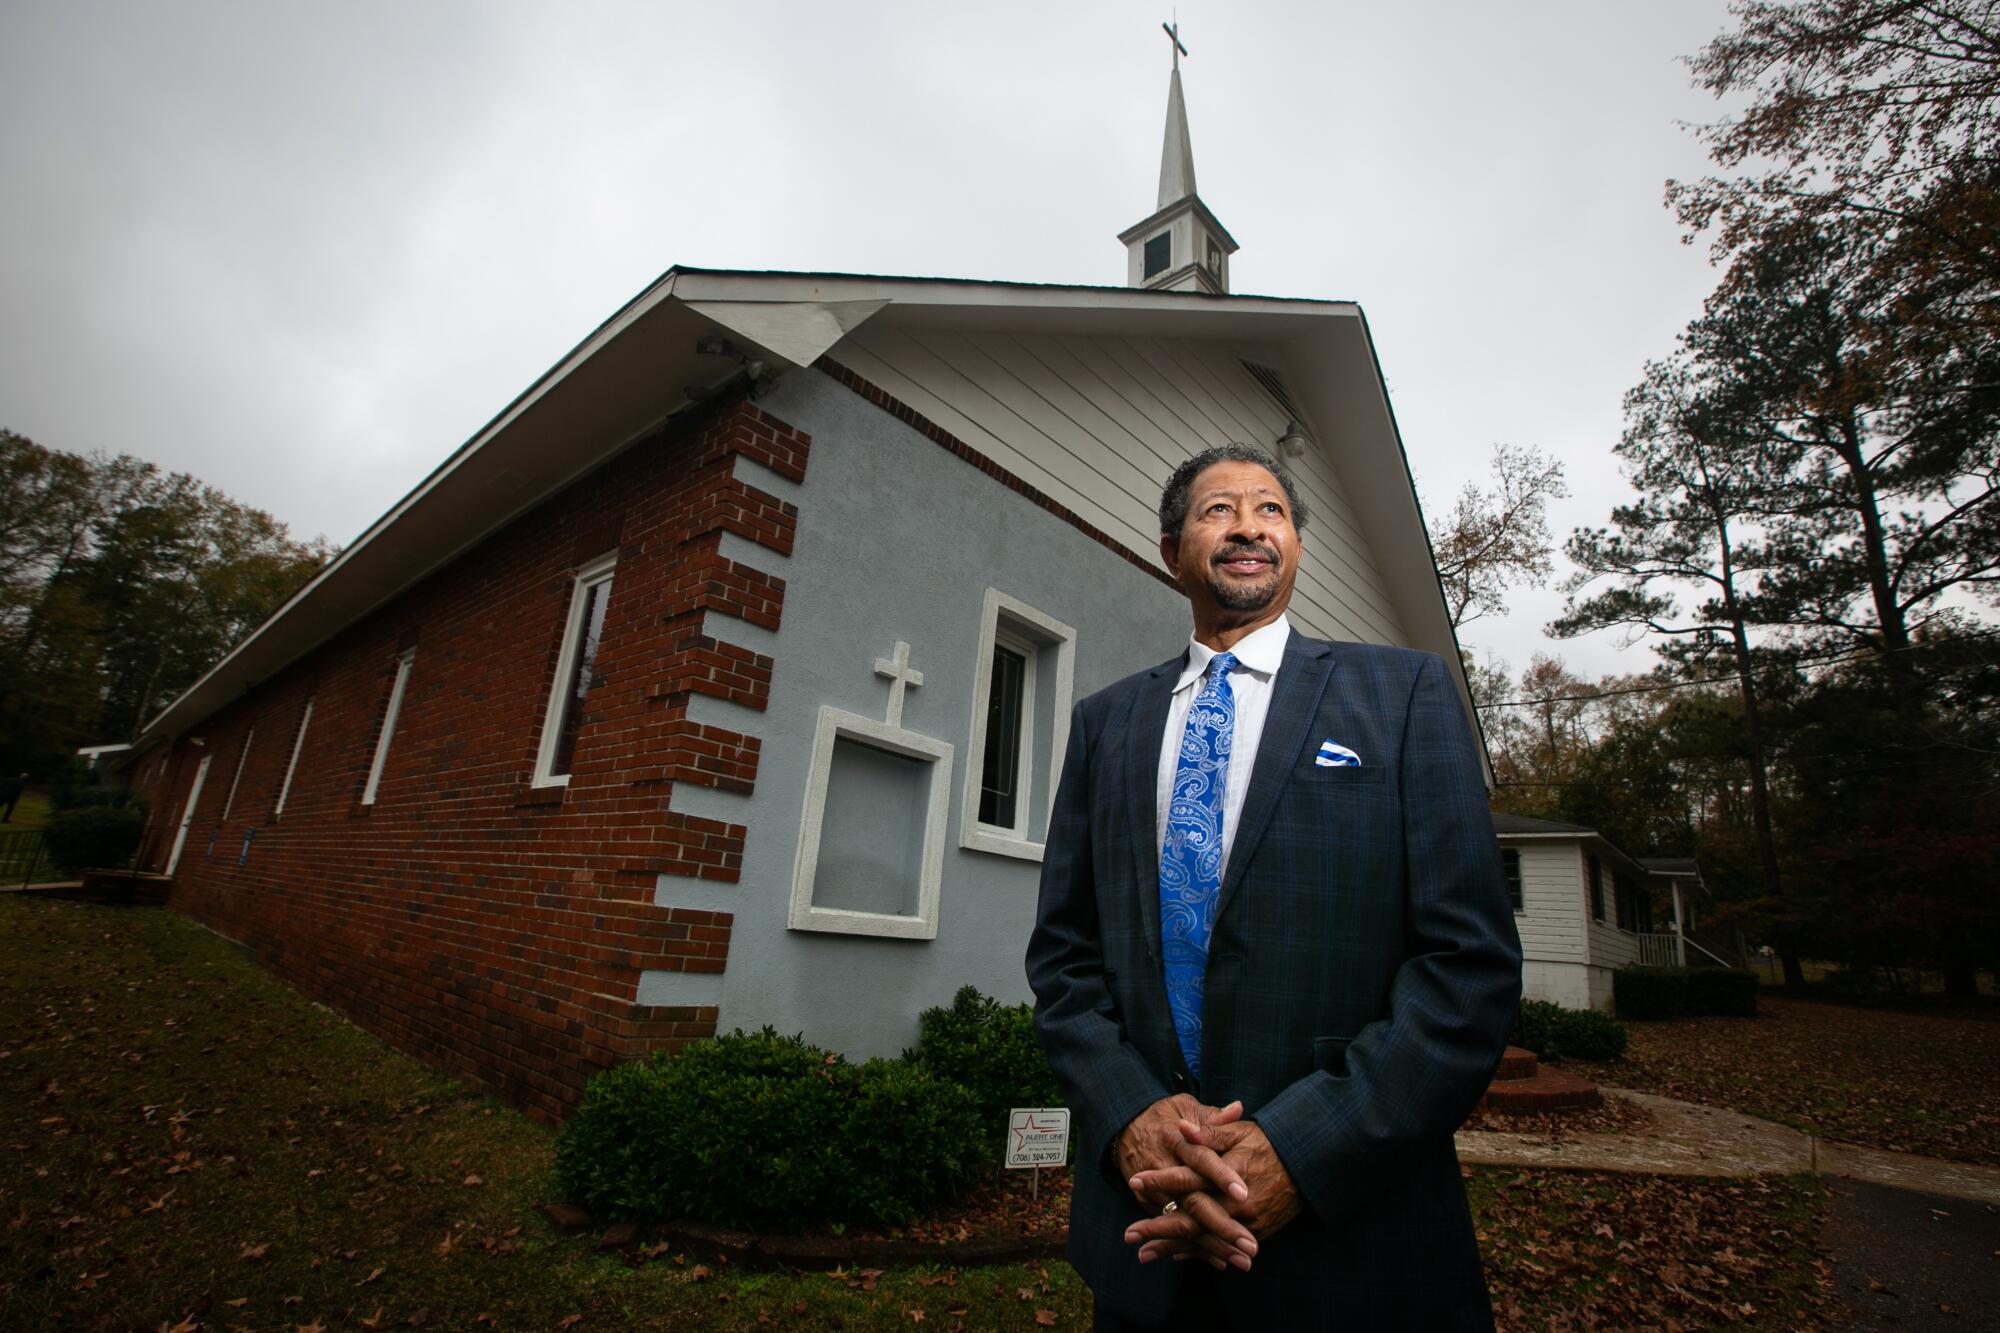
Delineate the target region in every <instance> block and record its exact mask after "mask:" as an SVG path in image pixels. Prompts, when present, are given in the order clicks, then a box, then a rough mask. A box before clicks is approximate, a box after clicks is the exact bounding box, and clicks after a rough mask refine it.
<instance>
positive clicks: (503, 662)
mask: <svg viewBox="0 0 2000 1333" xmlns="http://www.w3.org/2000/svg"><path fill="white" fill-rule="evenodd" d="M809 445H810V441H809V440H808V439H807V437H806V436H804V435H803V434H801V433H799V432H797V431H794V430H792V429H791V428H790V427H788V426H786V425H785V424H784V423H783V422H780V421H777V420H775V419H774V418H772V417H771V416H770V415H768V414H767V413H764V412H762V411H760V410H759V409H758V408H757V407H755V406H754V405H752V404H750V403H748V402H747V401H743V402H729V403H725V404H722V405H721V406H719V407H716V408H713V409H711V410H710V411H708V412H707V413H706V414H705V415H704V416H703V417H702V418H701V419H699V420H696V421H692V422H687V423H677V424H676V425H675V426H673V427H672V428H670V429H669V430H668V431H667V432H666V433H665V434H663V435H661V436H659V437H656V438H653V439H650V440H647V441H645V442H643V443H641V444H639V445H637V446H635V447H633V448H632V449H631V450H629V451H628V452H626V453H624V454H623V455H621V456H619V457H618V458H617V459H616V460H614V461H613V462H612V463H610V464H608V465H607V466H606V467H604V468H602V469H600V470H599V471H597V472H595V473H593V474H592V475H591V476H589V477H587V478H585V479H584V480H582V481H580V482H578V483H577V484H575V485H574V486H572V487H571V488H570V489H568V490H567V491H565V492H563V493H562V494H560V495H558V496H556V497H554V498H552V499H551V500H549V501H548V502H547V503H545V504H543V505H541V506H540V507H538V508H537V509H535V510H534V511H533V512H531V513H529V514H527V515H525V516H524V517H522V518H520V519H518V520H516V521H515V522H513V523H512V524H510V525H509V526H508V527H506V528H505V529H503V530H502V531H501V532H499V533H497V534H495V535H494V536H492V537H490V538H488V539H487V540H486V541H484V542H482V543H481V544H480V546H479V547H478V548H477V549H475V550H474V551H472V552H470V553H468V554H467V555H465V556H462V557H460V558H459V559H458V560H456V561H454V562H453V563H452V564H451V565H450V566H448V567H447V568H445V569H444V570H442V571H440V572H438V573H437V574H435V575H433V576H431V577H430V578H428V579H426V580H425V581H424V582H423V583H422V584H420V585H419V586H418V587H416V588H414V589H412V590H410V591H409V592H406V593H404V594H403V595H401V596H400V597H398V598H397V599H396V600H395V601H394V602H393V603H391V604H390V605H389V606H387V607H385V608H383V609H382V610H380V611H378V612H376V613H374V614H372V615H371V616H369V617H368V618H367V619H366V620H365V621H363V622H362V623H360V624H358V625H356V626H354V627H352V628H351V629H349V630H348V631H346V632H345V633H343V634H342V635H340V636H339V637H338V638H336V639H334V640H333V641H331V642H330V643H328V644H326V645H324V646H323V647H321V648H320V649H318V650H317V651H315V652H314V653H312V654H311V655H309V656H308V657H307V658H306V659H305V660H303V661H301V662H299V663H297V664H295V665H294V666H292V667H290V668H288V669H287V670H286V671H285V672H283V673H282V674H280V675H279V676H278V677H276V678H274V679H272V680H270V681H267V682H264V683H262V684H260V685H259V686H258V687H257V688H256V689H254V690H253V691H252V692H251V693H250V694H249V695H248V696H246V697H245V698H243V699H241V700H239V701H238V702H236V703H235V704H233V705H231V706H230V707H228V708H226V709H224V710H222V711H221V712H219V713H217V714H215V715H214V716H212V717H210V718H209V719H208V720H207V721H205V722H204V723H203V724H202V725H201V726H199V727H197V728H195V729H194V730H193V731H192V732H190V733H189V734H188V735H187V736H184V737H182V738H180V739H179V740H178V741H177V742H176V743H175V744H174V747H173V750H172V752H171V753H170V754H169V755H167V756H165V758H164V761H163V762H155V763H154V765H153V775H152V776H151V778H150V779H148V777H147V776H146V774H145V772H144V771H142V774H141V783H142V789H143V791H144V794H145V795H146V796H147V797H148V799H149V800H150V801H151V803H152V809H153V811H154V816H153V818H154V826H153V827H152V828H151V829H149V832H148V836H147V840H146V843H145V847H144V849H143V852H142V859H143V861H144V863H145V864H147V865H149V866H151V867H155V868H158V867H160V866H163V865H164V863H165V861H166V858H167V853H168V851H169V849H170V847H171V845H172V838H173V827H172V825H173V822H174V817H175V816H176V815H177V814H178V813H179V808H180V803H181V801H182V800H184V799H185V796H186V793H187V790H188V787H189V784H190V783H191V782H192V780H193V777H194V772H195V766H196V763H197V762H198V759H199V756H200V755H201V754H202V753H204V752H205V753H207V754H210V755H212V756H214V761H213V763H211V765H210V767H209V773H208V778H207V782H206V785H205V786H204V788H203V791H202V793H201V797H200V801H199V804H198V809H197V811H196V818H195V822H194V824H193V826H192V828H191V829H190V831H189V835H188V841H187V846H186V850H185V851H184V852H183V854H182V857H181V862H180V866H179V870H178V874H177V876H176V883H175V887H174V895H173V903H174V906H175V907H176V908H178V909H180V910H183V911H186V912H188V913H190V914H191V915H193V916H194V917H196V918H197V919H199V920H201V921H204V922H206V923H208V924H209V925H211V926H212V927H214V928H215V929H216V930H218V931H220V932H221V933H223V934H225V935H228V936H229V937H231V938H233V939H236V940H238V941H241V942H243V943H245V944H247V945H250V946H251V947H253V948H254V949H255V950H256V954H257V958H258V960H259V961H260V962H261V963H263V964H264V965H265V966H267V967H269V968H271V969H273V970H274V971H276V972H277V973H279V974H280V975H282V976H284V977H285V978H287V979H288V980H290V981H291V982H292V983H293V984H295V985H297V986H298V987H299V988H300V989H301V990H303V991H304V992H306V993H307V994H309V995H311V996H313V997H314V998H316V999H319V1000H321V1001H323V1002H325V1003H326V1004H328V1005H329V1006H331V1007H333V1008H335V1009H337V1010H338V1011H340V1012H341V1013H343V1014H346V1015H347V1016H348V1017H350V1018H352V1019H354V1020H355V1021H356V1022H357V1023H359V1024H361V1026H363V1027H365V1028H367V1029H368V1030H370V1031H372V1032H375V1033H377V1034H379V1035H380V1036H382V1037H384V1038H386V1039H387V1040H388V1041H390V1042H391V1043H392V1044H394V1045H396V1046H398V1047H400V1048H401V1049H403V1050H405V1051H408V1052H410V1053H411V1054H413V1055H416V1056H418V1057H419V1058H421V1059H423V1060H425V1061H427V1062H429V1063H431V1064H433V1065H435V1066H437V1067H439V1068H443V1069H447V1070H450V1071H452V1072H454V1073H457V1074H460V1075H462V1076H464V1077H466V1078H468V1079H470V1080H471V1081H472V1082H474V1083H475V1084H477V1085H479V1086H482V1087H485V1088H487V1089H489V1090H491V1091H493V1092H495V1093H498V1094H499V1095H501V1096H503V1097H506V1098H507V1099H508V1100H510V1101H513V1102H515V1103H516V1104H518V1105H521V1106H523V1107H525V1108H527V1109H528V1110H529V1111H531V1112H533V1113H535V1114H537V1115H539V1116H542V1117H543V1118H546V1119H556V1118H560V1117H561V1115H562V1114H563V1113H564V1110H565V1108H566V1107H567V1106H569V1105H570V1104H572V1103H573V1102H574V1101H575V1099H576V1097H577V1095H578V1094H579V1092H580V1091H581V1089H582V1087H583V1083H584V1081H585V1080H586V1079H587V1078H588V1077H589V1075H590V1074H592V1073H594V1072H596V1071H597V1070H598V1069H600V1068H603V1067H604V1066H606V1065H609V1064H612V1063H615V1062H618V1061H621V1060H625V1059H630V1058H633V1057H635V1056H637V1055H640V1054H642V1053H643V1052H645V1051H648V1050H651V1049H655V1048H661V1047H671V1046H674V1045H677V1044H679V1043H681V1042H684V1041H686V1040H688V1039H691V1038H694V1037H699V1036H706V1035H710V1034H712V1033H713V1031H714V1028H715V1017H716V1016H715V1010H714V1009H713V1008H662V1007H648V1006H642V1005H639V1004H636V1003H634V997H635V995H636V992H637V984H638V978H639V974H640V972H641V971H644V970H648V969H666V970H677V971H689V972H696V971H699V972H720V971H722V969H723V967H724V965H725V963H726V961H727V959H728V955H729V935H730V926H731V920H732V918H731V916H730V914H728V913H726V912H708V911H694V910H684V909H677V908H674V907H672V906H666V907H661V906H656V905H655V904H654V896H655V895H654V886H655V876H656V875H659V874H667V875H679V876H690V877H698V878H701V879H705V880H722V881H730V882H733V881H734V880H735V879H736V877H737V874H738V870H739V867H740V865H741V861H742V853H743V835H744V830H743V828H742V827H741V826H737V825H729V824H723V823H718V822H715V821H712V820H702V819H694V818H689V817H687V816H684V815H679V814H675V813H673V812H672V811H670V810H669V809H668V808H667V807H668V798H669V796H670V794H671V792H672V790H673V785H674V784H675V783H677V782H691V783H696V784H699V785H702V786H709V787H716V788H720V789H723V790H729V791H748V790H749V789H750V786H751V784H752V783H754V782H755V781H756V777H757V760H758V750H759V742H758V740H757V738H756V737H755V736H749V735H740V734H737V733H735V732H731V731H725V730H722V729H721V728H718V727H714V726H707V725H703V724H700V723H696V722H694V721H691V720H690V719H689V717H688V714H687V703H688V698H689V696H690V695H691V694H696V693H700V694H706V695H710V696H712V697H714V698H717V699H725V700H728V701H730V702H732V703H737V704H743V705H747V706H749V707H751V708H759V709H761V708H762V707H764V705H765V702H766V700H767V699H768V697H769V692H770V684H771V671H772V662H771V660H770V659H769V658H767V657H763V656H760V655H758V654H756V653H753V652H750V651H748V650H746V649H743V648H740V647H736V646H734V645H731V644H729V643H726V642H718V641H717V640H716V639H714V638H711V637H708V636H706V635H704V634H703V633H702V613H703V612H704V611H717V612H722V613H726V614H728V615H732V616H736V617H739V618H741V619H743V620H745V621H747V622H749V623H751V624H755V625H760V626H764V627H766V628H775V627H776V626H777V624H778V618H779V616H780V614H781V613H782V611H783V607H784V596H785V586H784V581H783V580H782V579H776V578H772V577H770V576H768V575H765V574H761V573H759V572H757V571H755V570H751V569H747V568H745V567H743V566H740V565H738V564H736V563H735V562H733V561H731V560H729V559H727V558H726V557H724V556H723V555H722V554H721V551H720V546H721V535H722V533H724V532H734V533H736V534H737V535H738V536H740V537H743V538H745V539H747V540H749V541H752V542H755V543H757V544H759V545H761V546H764V547H766V548H768V549H770V550H772V551H775V552H778V553H781V554H789V553H790V551H791V546H792V538H793V532H794V529H795V527H796V520H797V512H796V510H795V509H793V507H792V506H791V505H789V504H786V503H784V502H782V501H780V500H778V499H776V498H774V497H772V496H770V495H768V494H765V493H764V492H762V491H760V490H757V489H756V488H754V487H751V486H747V485H745V484H743V483H742V482H740V481H737V480H736V479H735V478H733V477H732V476H731V475H730V472H731V460H732V459H733V458H734V457H735V456H737V455H742V456H744V457H747V458H750V459H754V460H755V461H757V462H759V463H761V464H763V465H764V466H766V467H769V468H771V469H772V470H773V471H776V472H778V473H779V474H781V475H783V476H786V477H789V478H792V479H794V480H799V479H803V477H804V475H805V465H806V455H807V452H808V448H809ZM613 548H615V549H616V550H617V552H618V563H617V569H616V573H615V575H614V577H613V582H612V591H611V596H610V600H609V603H608V606H607V608H606V613H605V621H604V632H603V637H602V640H601V642H600V645H599V650H598V659H597V674H598V675H599V676H600V677H601V678H602V680H603V683H602V684H601V685H600V686H598V687H597V688H596V689H595V690H593V692H592V693H591V695H590V698H589V703H588V707H587V710H586V712H585V715H584V721H583V727H582V730H581V732H580V734H579V736H578V740H577V746H576V755H575V761H574V764H573V766H572V771H571V778H570V782H569V785H568V787H567V788H539V789H538V788H533V787H531V786H530V785H529V781H530V778H531V776H532V773H533V769H534V763H535V756H536V752H537V748H538V745H539V742H540V735H541V727H542V721H543V714H544V712H545V710H546V707H547V700H548V695H549V689H550V686H551V681H552V677H553V674H554V671H555V666H556V658H557V655H558V653H559V651H560V648H561V642H562V635H563V629H564V626H565V623H566V620H567V617H568V611H569V602H570V597H571V590H572V579H573V575H574V572H575V570H576V568H577V567H578V565H580V564H581V563H583V562H586V561H588V560H591V559H593V558H595V557H596V556H599V555H602V554H604V553H605V552H607V551H610V550H612V549H613ZM412 646H413V647H414V648H415V650H416V658H415V664H414V666H413V668H412V670H411V673H410V677H409V681H408V684H407V686H406V688H405V693H404V697H403V704H402V711H401V716H400V717H399V719H398V721H397V725H396V731H395V735H394V738H393V741H392V744H391V749H390V752H389V756H388V762H387V766H386V767H385V769H384V772H383V775H382V779H381V783H380V787H379V790H378V793H377V798H376V801H375V804H374V805H373V806H372V807H364V806H362V805H360V804H359V801H360V796H361V791H362V786H363V784H364V782H365V781H366V778H367V773H368V766H369V762H370V760H371V759H372V757H373V754H374V749H375V743H376V737H377V734H378V731H379V728H380V725H381V720H382V716H383V714H384V712H385V710H386V708H387V705H388V698H389V690H390V685H391V683H392V681H393V680H394V676H395V659H396V655H397V654H398V653H399V652H401V651H403V650H405V649H406V648H410V647H412ZM308 698H311V699H312V700H313V714H312V720H311V724H310V727H309V728H308V730H307V734H306V737H305V743H304V748H303V749H302V751H301V752H300V755H299V762H298V768H297V771H296V773H295V774H294V776H293V778H292V786H291V790H290V793H289V795H288V796H287V798H286V803H285V808H284V812H283V814H282V816H277V815H275V814H274V810H275V806H276V804H277V798H278V789H279V784H280V782H281V781H282V779H283V777H284V773H285V766H286V764H287V763H288V761H289V760H290V758H291V752H292V745H293V741H294V738H295V737H296V736H297V734H298V723H299V717H300V714H301V711H302V710H303V708H304V706H305V702H306V700H307V699H308ZM252 727H255V729H256V737H255V741H254V744H253V745H252V746H251V749H250V751H249V758H248V761H247V764H246V765H245V767H244V769H243V776H242V781H241V783H240V785H239V786H238V789H237V794H236V803H235V808H234V809H233V810H232V811H231V812H230V815H229V817H228V818H227V819H223V818H222V810H223V804H224V802H225V801H226V800H227V798H228V793H229V787H230V783H231V781H232V779H233V778H234V776H235V769H236V764H237V759H238V756H239V755H240V754H241V753H242V751H243V743H244V739H245V736H246V734H247V733H248V732H249V730H250V729H251V728H252ZM195 737H199V738H201V739H202V740H203V741H205V743H206V744H205V747H202V748H197V747H196V746H194V745H193V743H192V740H193V738H195ZM246 831H253V837H252V841H251V843H250V846H249V850H248V854H247V856H246V857H243V860H242V864H240V865H239V864H238V861H239V856H240V855H241V854H242V852H243V843H244V835H245V833H246ZM211 844H212V846H213V852H212V854H211V853H210V847H211ZM667 896H668V898H669V899H671V896H672V895H671V894H668V895H667Z"/></svg>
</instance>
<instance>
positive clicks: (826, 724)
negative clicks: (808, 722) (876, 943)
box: [788, 705, 952, 940]
mask: <svg viewBox="0 0 2000 1333" xmlns="http://www.w3.org/2000/svg"><path fill="white" fill-rule="evenodd" d="M842 736H845V737H847V738H849V739H850V740H855V741H859V742H861V743H862V744H863V745H871V746H873V747H874V748H876V749H878V750H886V751H888V752H889V753H890V754H897V755H903V756H905V757H907V758H910V759H918V760H922V761H924V762H926V763H928V764H929V765H930V769H931V773H930V792H929V800H928V802H927V803H926V806H925V811H924V845H923V850H922V851H921V852H920V853H919V855H918V861H917V867H918V869H917V911H916V914H915V915H914V916H903V915H900V914H897V913H891V912H858V911H853V910H850V909H847V908H838V907H819V906H815V905H814V903H813V877H814V875H815V874H817V873H818V870H819V840H820V833H821V830H822V827H823V825H824V823H825V820H826V792H827V783H828V778H829V775H830V774H831V773H832V771H833V745H834V741H835V740H836V739H837V738H839V737H842ZM951 756H952V747H951V743H950V742H949V741H941V740H936V739H934V738H932V737H930V736H920V735H918V734H917V733H916V732H914V731H909V730H906V729H905V728H903V727H894V726H890V725H889V724H888V723H887V722H881V721H877V720H876V719H874V718H868V717H862V716H861V715H860V714H858V713H846V712H842V711H841V710H839V709H837V708H830V707H826V706H824V705H823V706H821V708H820V710H819V726H818V728H817V729H816V730H815V731H814V733H813V756H812V769H811V771H810V772H809V773H808V774H807V776H806V808H805V816H804V818H803V819H802V820H801V821H800V824H799V854H798V859H797V860H796V861H795V862H794V863H793V867H792V901H791V914H790V919H789V921H788V924H789V925H790V927H791V928H792V929H793V930H823V931H831V932H833V933H835V934H841V935H878V936H882V937H884V938H888V939H900V940H934V939H936V938H937V933H938V900H939V898H940V896H941V894H940V888H941V886H942V884H943V882H944V839H945V826H946V823H947V821H948V820H949V818H950V814H951Z"/></svg>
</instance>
